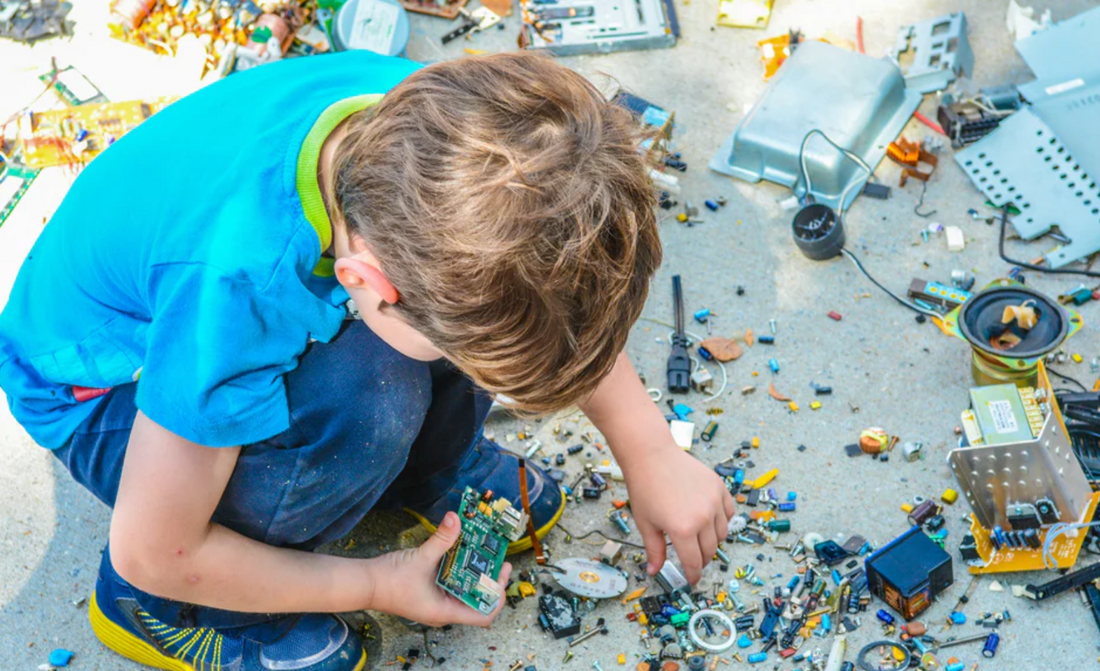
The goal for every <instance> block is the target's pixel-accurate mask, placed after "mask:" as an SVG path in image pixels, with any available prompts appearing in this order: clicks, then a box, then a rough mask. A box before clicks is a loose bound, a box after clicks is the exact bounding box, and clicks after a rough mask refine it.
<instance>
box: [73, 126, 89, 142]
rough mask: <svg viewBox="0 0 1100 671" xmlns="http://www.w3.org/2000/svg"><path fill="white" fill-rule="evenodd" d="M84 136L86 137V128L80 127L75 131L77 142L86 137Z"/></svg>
mask: <svg viewBox="0 0 1100 671" xmlns="http://www.w3.org/2000/svg"><path fill="white" fill-rule="evenodd" d="M86 137H88V130H87V129H85V128H81V129H80V130H78V131H77V132H76V141H77V142H81V141H83V140H84V138H86Z"/></svg>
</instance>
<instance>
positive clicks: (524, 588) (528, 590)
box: [519, 582, 538, 599]
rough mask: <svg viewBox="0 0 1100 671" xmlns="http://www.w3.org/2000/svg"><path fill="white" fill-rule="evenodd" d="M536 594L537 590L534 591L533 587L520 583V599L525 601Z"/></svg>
mask: <svg viewBox="0 0 1100 671" xmlns="http://www.w3.org/2000/svg"><path fill="white" fill-rule="evenodd" d="M536 594H538V590H536V589H535V586H534V585H532V584H531V583H529V582H521V583H520V584H519V595H520V596H521V597H523V598H524V599H526V598H527V597H529V596H535V595H536Z"/></svg>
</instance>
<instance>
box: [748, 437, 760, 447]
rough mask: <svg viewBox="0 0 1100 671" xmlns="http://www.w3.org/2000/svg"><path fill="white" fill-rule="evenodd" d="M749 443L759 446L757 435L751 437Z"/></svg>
mask: <svg viewBox="0 0 1100 671" xmlns="http://www.w3.org/2000/svg"><path fill="white" fill-rule="evenodd" d="M750 444H751V445H752V446H753V447H760V437H759V436H753V437H752V443H750Z"/></svg>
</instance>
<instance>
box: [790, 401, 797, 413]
mask: <svg viewBox="0 0 1100 671" xmlns="http://www.w3.org/2000/svg"><path fill="white" fill-rule="evenodd" d="M787 407H788V408H790V409H791V412H798V404H797V403H795V402H794V401H791V402H790V403H788V404H787Z"/></svg>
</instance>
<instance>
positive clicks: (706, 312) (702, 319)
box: [692, 308, 710, 324]
mask: <svg viewBox="0 0 1100 671" xmlns="http://www.w3.org/2000/svg"><path fill="white" fill-rule="evenodd" d="M709 316H710V308H703V309H702V310H699V311H697V312H696V313H695V314H693V315H692V317H695V321H697V322H699V323H700V324H706V323H707V317H709Z"/></svg>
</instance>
